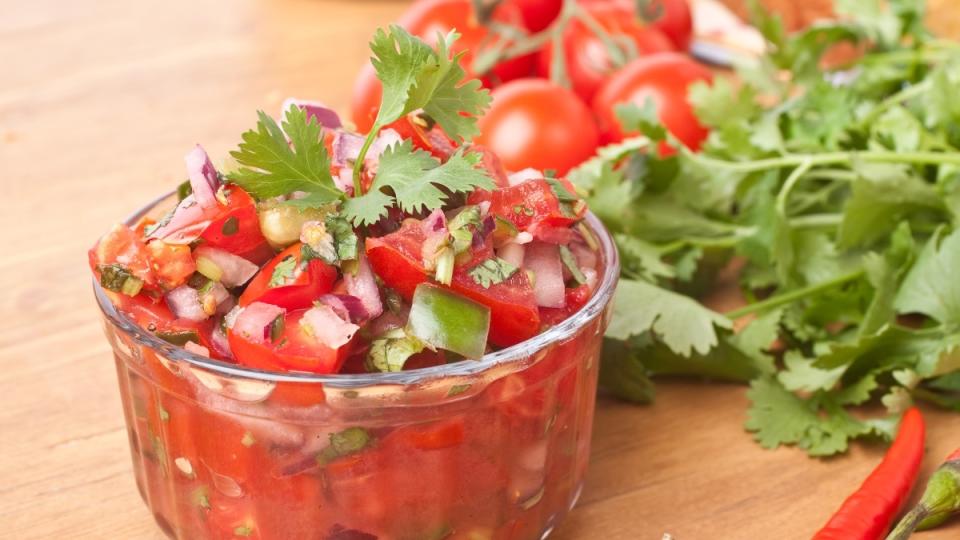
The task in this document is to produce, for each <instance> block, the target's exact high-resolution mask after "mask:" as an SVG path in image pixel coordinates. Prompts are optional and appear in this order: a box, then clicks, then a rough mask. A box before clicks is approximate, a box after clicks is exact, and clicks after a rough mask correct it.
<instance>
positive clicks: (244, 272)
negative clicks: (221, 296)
mask: <svg viewBox="0 0 960 540" xmlns="http://www.w3.org/2000/svg"><path fill="white" fill-rule="evenodd" d="M193 257H194V258H195V259H199V258H200V257H203V258H205V259H209V260H210V262H212V263H213V264H215V265H217V267H219V268H220V271H221V272H222V273H221V275H220V282H221V283H223V284H224V285H226V286H227V287H239V286H240V285H243V284H244V283H246V282H247V281H250V278H252V277H253V276H254V274H256V273H257V270H259V269H260V268H259V267H258V266H257V265H255V264H253V263H252V262H250V261H248V260H246V259H244V258H243V257H241V256H239V255H234V254H233V253H230V252H229V251H226V250H223V249H219V248H215V247H210V246H200V247H198V248H197V249H195V250H194V252H193Z"/></svg>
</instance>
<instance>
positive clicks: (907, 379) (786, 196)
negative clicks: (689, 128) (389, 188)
mask: <svg viewBox="0 0 960 540" xmlns="http://www.w3.org/2000/svg"><path fill="white" fill-rule="evenodd" d="M841 4H842V5H840V6H839V8H840V9H839V11H840V12H843V13H845V14H847V17H846V18H845V19H844V20H843V21H840V22H833V23H822V24H818V25H816V26H814V27H812V28H810V29H807V30H804V31H802V32H800V33H798V34H795V35H787V34H786V32H785V31H784V30H783V26H782V24H781V23H780V22H779V20H777V19H776V18H771V17H767V16H765V15H764V14H763V12H762V11H760V10H756V15H757V16H759V20H758V21H757V22H756V25H757V27H758V28H759V29H760V30H761V32H762V33H763V35H764V36H765V38H766V39H767V41H768V42H769V43H770V52H769V53H768V54H767V55H765V56H764V57H762V58H760V59H758V60H756V61H755V62H750V63H747V64H744V65H742V66H739V67H738V73H739V76H740V79H741V81H742V84H739V85H734V84H732V83H730V82H728V81H727V80H725V79H723V78H720V79H718V80H717V82H715V83H714V84H712V85H707V84H700V85H697V86H695V87H693V88H692V89H691V92H690V95H689V99H690V102H691V103H692V104H693V106H694V108H695V110H696V112H697V115H698V117H699V119H700V121H701V123H703V124H704V125H706V126H708V127H709V128H710V130H711V131H710V135H709V137H708V139H707V140H706V141H705V144H704V145H703V148H702V150H701V151H700V152H693V151H690V150H689V149H687V148H686V147H684V146H683V145H682V144H681V143H680V142H679V141H677V140H676V139H675V138H674V137H673V136H672V135H671V134H670V133H669V132H668V131H667V130H666V129H665V128H664V127H663V126H662V125H661V124H660V122H659V121H658V119H657V117H656V114H655V109H654V108H653V106H652V104H646V105H645V106H640V107H638V106H632V105H627V106H623V107H621V108H620V110H619V111H618V112H619V116H620V118H621V122H622V123H623V124H624V125H625V126H626V127H628V128H629V130H632V131H637V132H639V133H641V134H642V135H641V136H640V137H636V138H634V139H630V140H628V141H625V142H624V143H623V144H621V145H618V146H612V147H608V148H605V149H601V151H600V154H599V156H598V157H597V158H596V159H594V160H591V161H589V162H587V163H585V164H584V165H583V166H581V167H580V168H579V169H577V170H574V171H572V172H571V174H570V175H569V177H570V178H571V180H572V181H574V183H575V184H576V185H577V187H578V189H580V190H583V191H584V192H586V193H587V194H588V201H589V203H590V207H591V209H592V210H593V211H594V212H595V213H596V214H597V215H598V216H599V217H601V218H602V219H604V221H605V222H606V224H607V225H608V227H610V228H611V229H612V230H613V231H614V233H615V240H616V243H617V246H618V247H619V249H620V255H621V259H622V262H623V264H622V272H623V276H622V278H621V285H620V289H619V290H618V292H617V297H616V299H615V305H614V315H615V316H614V319H613V322H612V323H611V325H610V329H609V331H608V335H607V339H606V346H605V349H604V359H603V362H604V363H603V366H602V372H601V382H603V383H604V385H605V386H606V387H607V388H609V389H610V390H612V391H614V392H616V393H618V394H619V395H622V396H624V397H628V398H631V399H634V400H637V401H649V400H650V399H652V397H653V394H654V387H653V385H652V382H651V379H650V377H653V376H660V375H695V376H703V377H709V378H714V379H722V380H736V381H741V382H750V383H751V387H750V390H749V391H748V397H749V398H750V401H751V405H750V409H749V411H748V418H749V420H748V422H747V424H746V428H747V429H748V430H749V431H751V432H752V433H754V436H755V437H756V439H757V441H758V442H759V443H760V444H762V445H763V446H765V447H770V448H772V447H776V446H779V445H795V446H797V447H800V448H802V449H803V450H805V451H806V452H807V453H808V454H810V455H812V456H827V455H832V454H836V453H839V452H843V451H845V450H846V449H847V448H848V446H849V443H850V441H851V440H853V439H857V438H860V437H867V436H881V437H886V436H889V435H890V433H891V431H892V430H893V427H894V425H895V420H896V415H897V414H899V413H900V412H901V411H902V410H904V408H905V407H907V406H908V405H909V404H910V403H911V401H913V400H926V401H930V402H932V403H936V404H939V405H941V406H945V407H950V408H953V409H956V410H960V371H958V369H960V352H958V350H960V349H958V348H957V347H958V344H960V287H958V286H957V285H956V277H955V276H956V273H957V268H958V266H960V256H958V255H957V254H958V253H960V232H958V231H960V219H958V218H960V131H958V130H957V129H956V125H957V124H958V123H960V108H958V107H957V106H956V100H955V99H949V96H950V95H951V88H955V85H956V84H957V83H960V45H956V44H950V43H947V42H943V41H937V40H931V39H930V37H929V34H928V33H927V32H926V30H924V29H923V28H922V26H921V25H920V23H919V21H920V20H921V19H922V17H920V15H921V14H922V6H920V5H919V4H918V3H917V2H913V1H907V0H894V1H892V2H890V7H889V8H882V7H880V3H879V2H877V1H876V0H843V1H842V2H841ZM844 41H854V42H862V43H866V44H867V47H868V51H867V54H866V55H865V56H863V57H862V58H860V59H858V60H857V61H856V62H854V63H852V64H850V65H845V66H842V69H840V70H837V71H835V72H828V73H824V72H823V70H822V64H821V58H822V56H823V54H824V52H825V51H827V50H828V49H829V48H830V47H831V46H832V45H835V44H837V43H840V42H844ZM784 71H789V72H790V76H789V77H784V76H782V75H783V72H784ZM661 143H664V144H666V145H668V146H672V147H674V148H675V149H676V152H674V153H672V154H670V155H663V154H661V153H660V151H659V150H660V149H661V148H662V147H663V146H662V145H661ZM731 261H732V264H731ZM718 276H720V278H722V279H723V280H726V281H727V282H730V281H733V283H734V284H735V285H737V286H739V289H740V290H741V291H742V293H743V297H744V299H745V301H746V302H745V305H742V306H739V307H736V308H735V309H728V310H727V311H725V312H723V313H721V312H717V311H714V310H712V309H709V308H708V307H706V306H705V305H703V303H701V301H702V300H703V299H704V298H705V297H706V295H707V293H708V291H710V290H711V289H712V288H714V286H715V284H716V283H717V280H718V279H720V278H718ZM907 321H909V322H910V324H909V325H907V324H905V323H906V322H907ZM734 322H735V323H736V324H734ZM735 326H736V327H737V328H739V331H737V332H734V331H733V328H734V327H735ZM868 402H875V403H878V404H881V405H883V406H884V407H885V408H886V409H887V411H886V413H881V414H873V415H868V416H864V415H863V414H862V413H861V412H858V413H857V414H853V413H852V411H851V408H852V407H855V406H858V405H861V404H864V403H868Z"/></svg>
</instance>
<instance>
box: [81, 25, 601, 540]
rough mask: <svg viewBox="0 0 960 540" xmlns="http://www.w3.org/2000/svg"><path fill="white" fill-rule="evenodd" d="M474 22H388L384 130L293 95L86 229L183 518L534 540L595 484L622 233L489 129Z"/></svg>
mask: <svg viewBox="0 0 960 540" xmlns="http://www.w3.org/2000/svg"><path fill="white" fill-rule="evenodd" d="M455 38H456V36H455V35H454V34H451V35H448V36H447V37H446V38H444V40H445V41H442V42H441V43H440V44H439V45H438V46H437V48H436V49H433V48H431V47H430V46H428V45H427V44H425V43H423V42H420V41H418V40H416V39H415V38H413V37H412V36H410V35H409V34H406V33H405V31H404V30H403V29H401V28H398V27H393V28H391V29H390V32H384V31H381V32H378V33H377V34H376V35H375V37H374V40H373V42H372V45H371V47H372V49H373V50H374V53H375V55H376V58H375V61H374V66H375V68H376V70H377V73H378V77H380V78H381V80H383V81H384V94H383V96H384V97H383V98H382V101H381V108H380V109H379V111H375V112H374V113H375V118H376V120H375V122H374V127H373V128H372V129H371V130H370V132H369V133H367V134H360V133H356V132H354V131H353V130H351V129H350V128H349V127H348V126H345V125H344V124H343V122H341V121H340V118H339V116H338V115H337V114H336V113H335V112H334V111H333V110H331V109H329V108H327V107H325V106H323V105H322V104H319V103H315V102H304V101H295V100H289V101H288V102H287V103H285V104H284V110H283V113H282V114H281V118H280V120H279V121H277V120H275V119H273V118H272V117H271V116H269V115H267V114H265V113H263V112H260V113H259V116H258V123H257V126H256V128H254V129H251V130H249V131H247V132H246V133H244V134H243V136H242V142H241V143H240V145H239V148H238V150H236V151H234V152H231V158H232V159H231V160H226V161H223V162H221V163H220V165H219V166H217V165H214V162H213V160H212V159H211V158H210V157H209V156H208V155H207V153H206V152H205V151H204V149H203V148H202V147H200V146H199V145H197V146H196V147H194V148H192V149H191V150H190V151H189V152H188V153H187V155H186V158H185V164H186V173H187V178H188V179H187V180H186V181H185V182H183V183H182V184H181V185H180V186H179V187H178V188H177V190H176V191H175V192H172V193H170V194H168V195H165V196H163V197H161V198H159V199H158V200H156V201H153V202H152V203H150V204H148V205H147V206H145V207H144V208H143V209H141V210H140V211H138V212H136V213H135V214H134V215H133V216H131V217H130V218H129V219H127V220H126V221H125V222H123V223H120V224H117V225H115V226H114V227H113V228H111V229H110V230H109V231H107V233H106V234H104V235H103V236H102V237H101V238H100V239H99V241H97V242H96V244H95V245H94V246H93V247H92V248H91V250H90V252H89V262H90V268H91V270H92V272H93V275H94V283H93V288H94V293H95V297H96V299H97V302H98V305H99V306H100V308H101V311H102V313H103V319H104V322H105V328H106V335H107V338H108V340H109V341H110V343H111V345H112V348H113V352H114V359H115V364H116V369H117V378H118V382H119V389H120V395H121V402H122V404H123V412H124V416H125V420H126V425H127V430H128V433H129V439H130V451H131V457H132V459H133V470H134V475H135V478H136V484H137V487H138V488H139V491H140V494H141V496H142V497H143V499H144V501H145V502H146V504H147V507H148V508H149V509H150V511H151V513H152V514H153V516H154V518H155V520H156V522H157V524H158V525H159V526H160V527H161V528H162V529H163V531H164V532H165V533H166V534H167V535H169V536H170V537H172V538H177V539H204V538H213V539H233V538H256V539H261V540H268V539H301V538H303V539H318V540H387V539H390V540H394V539H397V540H404V539H411V540H441V539H464V540H507V539H516V540H525V539H539V538H542V537H544V536H546V535H547V534H549V532H550V531H551V530H552V529H553V527H554V526H555V525H556V524H557V523H558V522H559V520H560V519H562V517H563V516H564V515H565V514H566V513H567V511H568V510H569V509H570V508H571V507H572V505H573V504H574V503H575V502H576V499H577V497H578V495H579V493H580V489H581V487H582V485H583V478H584V473H585V471H586V467H587V462H588V456H589V449H590V434H591V427H592V419H593V410H594V402H595V393H596V386H597V376H598V368H599V365H598V364H599V355H600V347H601V343H602V339H603V334H604V331H605V329H606V326H607V323H608V320H609V317H610V315H611V299H612V297H613V292H614V289H615V287H616V283H617V276H618V274H619V263H618V259H617V252H616V248H615V246H614V243H613V240H612V239H611V237H610V235H609V233H608V232H607V231H606V230H605V229H604V228H603V226H602V225H601V224H600V222H599V221H598V220H597V219H596V218H595V217H594V216H593V215H592V214H590V213H589V211H588V209H587V205H586V203H585V202H584V200H583V199H582V198H581V197H580V196H579V195H578V193H577V190H576V189H575V188H574V186H573V185H572V184H571V183H570V182H568V181H567V180H566V179H564V178H562V177H558V176H557V175H556V174H555V173H553V172H551V171H538V170H533V169H526V170H522V171H515V172H508V171H506V170H504V169H503V167H502V166H501V164H500V162H499V160H498V159H497V156H496V155H494V154H493V153H491V152H490V151H488V150H486V149H485V148H483V147H481V146H479V145H476V144H472V143H471V142H470V135H471V134H473V133H475V132H476V129H475V123H476V118H477V116H478V115H479V114H482V111H483V109H484V107H485V106H486V104H488V103H489V95H488V93H487V92H486V91H485V90H482V89H481V88H480V86H479V82H477V81H467V80H466V79H465V72H464V71H463V69H462V68H461V67H460V66H459V64H458V63H457V62H458V60H459V56H457V55H452V56H451V55H450V53H449V44H450V43H451V42H452V40H454V39H455Z"/></svg>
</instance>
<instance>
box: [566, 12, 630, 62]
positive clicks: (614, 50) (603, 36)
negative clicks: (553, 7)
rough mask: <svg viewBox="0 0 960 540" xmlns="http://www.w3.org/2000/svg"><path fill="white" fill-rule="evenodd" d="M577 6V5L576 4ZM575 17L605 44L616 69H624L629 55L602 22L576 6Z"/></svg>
mask: <svg viewBox="0 0 960 540" xmlns="http://www.w3.org/2000/svg"><path fill="white" fill-rule="evenodd" d="M575 5H576V4H575ZM573 16H574V17H576V18H577V19H579V20H580V22H582V23H583V25H584V26H586V27H587V29H588V30H590V31H591V32H593V34H594V35H595V36H597V39H599V40H600V42H601V43H603V46H604V48H605V49H606V50H607V54H608V55H609V56H610V63H611V64H613V66H614V67H622V66H623V65H624V64H626V63H627V60H628V58H627V55H626V54H624V51H623V49H622V48H621V47H620V45H618V44H617V42H616V40H614V39H613V36H611V35H610V33H609V32H607V30H606V29H605V28H604V27H603V25H602V24H600V21H598V20H597V19H596V17H594V16H593V15H592V14H591V13H590V11H589V10H586V9H583V7H582V6H580V5H576V10H574V12H573Z"/></svg>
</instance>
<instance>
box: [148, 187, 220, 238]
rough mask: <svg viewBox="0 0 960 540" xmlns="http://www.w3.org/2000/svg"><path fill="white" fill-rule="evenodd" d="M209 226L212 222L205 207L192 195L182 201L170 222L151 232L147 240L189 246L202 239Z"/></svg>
mask: <svg viewBox="0 0 960 540" xmlns="http://www.w3.org/2000/svg"><path fill="white" fill-rule="evenodd" d="M209 226H210V220H209V219H207V218H206V213H205V212H204V209H203V207H202V206H201V205H200V204H198V203H197V200H196V198H194V196H193V195H192V194H191V195H187V197H186V198H184V199H183V200H182V201H180V204H178V205H177V207H176V208H175V209H174V211H173V216H172V217H171V218H170V221H168V222H167V223H166V224H165V225H163V226H161V227H158V228H157V229H156V230H154V231H153V232H151V233H150V234H149V235H148V236H147V238H148V239H159V240H163V241H164V242H166V243H168V244H177V245H183V244H189V243H191V242H193V241H194V240H196V239H197V238H200V235H201V234H203V231H204V230H206V228H207V227H209Z"/></svg>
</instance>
